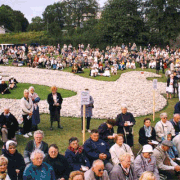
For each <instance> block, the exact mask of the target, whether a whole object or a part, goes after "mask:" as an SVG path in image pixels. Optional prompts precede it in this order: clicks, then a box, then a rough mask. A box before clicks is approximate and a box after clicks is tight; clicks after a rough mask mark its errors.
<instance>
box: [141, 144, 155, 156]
mask: <svg viewBox="0 0 180 180" xmlns="http://www.w3.org/2000/svg"><path fill="white" fill-rule="evenodd" d="M152 153H153V148H152V146H151V145H149V144H146V145H144V146H143V150H142V155H143V157H144V158H147V159H149V158H150V157H151V155H152Z"/></svg>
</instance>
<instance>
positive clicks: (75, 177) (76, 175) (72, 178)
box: [69, 171, 84, 180]
mask: <svg viewBox="0 0 180 180" xmlns="http://www.w3.org/2000/svg"><path fill="white" fill-rule="evenodd" d="M69 180H84V173H83V172H81V171H72V172H71V173H70V175H69Z"/></svg>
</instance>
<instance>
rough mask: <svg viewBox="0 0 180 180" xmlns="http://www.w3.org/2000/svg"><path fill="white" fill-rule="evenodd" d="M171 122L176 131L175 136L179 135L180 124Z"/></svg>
mask: <svg viewBox="0 0 180 180" xmlns="http://www.w3.org/2000/svg"><path fill="white" fill-rule="evenodd" d="M170 122H171V123H172V125H173V127H174V129H175V134H176V135H178V134H179V132H180V122H178V123H175V122H174V121H173V119H171V120H170Z"/></svg>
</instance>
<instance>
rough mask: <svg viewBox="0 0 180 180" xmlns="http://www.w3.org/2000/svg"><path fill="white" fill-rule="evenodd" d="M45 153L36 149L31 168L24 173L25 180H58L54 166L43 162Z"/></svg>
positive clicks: (33, 153) (32, 156)
mask: <svg viewBox="0 0 180 180" xmlns="http://www.w3.org/2000/svg"><path fill="white" fill-rule="evenodd" d="M44 156H45V154H44V152H43V151H41V150H40V149H36V150H35V151H33V152H32V154H31V161H32V163H30V165H29V166H27V167H26V169H25V170H24V173H23V180H29V179H43V180H56V177H55V173H54V170H53V168H52V166H50V165H49V164H47V163H45V162H43V159H44Z"/></svg>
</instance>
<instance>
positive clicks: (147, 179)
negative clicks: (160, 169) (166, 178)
mask: <svg viewBox="0 0 180 180" xmlns="http://www.w3.org/2000/svg"><path fill="white" fill-rule="evenodd" d="M139 180H157V179H156V176H155V175H154V174H153V172H149V171H145V172H144V173H143V174H142V175H141V177H140V178H139Z"/></svg>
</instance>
